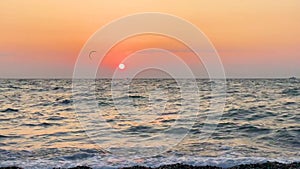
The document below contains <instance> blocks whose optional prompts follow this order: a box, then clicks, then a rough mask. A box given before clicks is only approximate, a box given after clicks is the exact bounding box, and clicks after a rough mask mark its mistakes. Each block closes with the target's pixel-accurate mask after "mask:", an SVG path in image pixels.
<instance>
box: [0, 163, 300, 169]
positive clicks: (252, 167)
mask: <svg viewBox="0 0 300 169" xmlns="http://www.w3.org/2000/svg"><path fill="white" fill-rule="evenodd" d="M0 169H23V168H22V167H15V166H11V167H0ZM53 169H65V168H53ZM68 169H93V168H91V167H88V166H78V167H73V168H68ZM120 169H223V168H221V167H215V166H192V165H185V164H170V165H162V166H160V167H155V168H152V167H143V166H132V167H124V168H120ZM227 169H300V162H294V163H290V164H283V163H279V162H266V163H258V164H242V165H238V166H233V167H230V168H227Z"/></svg>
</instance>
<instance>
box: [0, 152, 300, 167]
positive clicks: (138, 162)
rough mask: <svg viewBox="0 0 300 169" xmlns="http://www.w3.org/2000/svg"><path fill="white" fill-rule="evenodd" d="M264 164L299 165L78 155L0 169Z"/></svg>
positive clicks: (251, 160) (6, 163) (246, 159)
mask: <svg viewBox="0 0 300 169" xmlns="http://www.w3.org/2000/svg"><path fill="white" fill-rule="evenodd" d="M266 162H278V163H282V164H291V163H295V162H300V159H299V158H298V159H269V158H263V157H244V158H226V157H224V158H213V157H194V156H188V157H187V156H185V157H156V158H147V159H141V158H135V159H129V158H128V157H123V158H116V157H113V156H110V157H101V156H94V155H91V154H88V153H78V154H74V155H66V156H63V157H60V158H54V159H48V160H45V159H33V160H24V161H23V160H8V161H1V162H0V167H8V166H20V167H23V168H25V169H27V168H28V169H29V168H30V169H52V168H72V167H76V166H89V167H91V168H93V169H103V168H105V169H116V168H122V167H133V166H145V167H154V168H155V167H160V166H163V165H164V166H166V165H174V164H181V165H182V166H183V165H190V166H215V167H221V168H230V167H233V166H238V165H246V164H262V163H266Z"/></svg>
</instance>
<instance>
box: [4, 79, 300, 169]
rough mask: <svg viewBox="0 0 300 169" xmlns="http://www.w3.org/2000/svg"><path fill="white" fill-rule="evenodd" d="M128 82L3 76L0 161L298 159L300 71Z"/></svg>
mask: <svg viewBox="0 0 300 169" xmlns="http://www.w3.org/2000/svg"><path fill="white" fill-rule="evenodd" d="M184 81H185V82H187V83H189V80H188V79H185V80H184ZM127 82H128V80H126V79H125V80H122V79H118V80H115V81H113V80H111V79H96V80H84V79H82V80H75V81H74V80H72V79H1V80H0V167H6V166H19V167H23V168H28V169H29V168H30V169H31V168H33V169H34V168H37V169H43V168H45V169H48V168H54V167H65V168H70V167H75V166H89V167H92V168H95V169H98V168H99V169H100V168H119V167H130V166H135V165H139V166H151V167H158V166H161V165H165V164H176V163H183V164H189V165H195V166H206V165H212V166H219V167H224V168H226V167H231V166H235V165H239V164H249V163H261V162H266V161H277V162H281V163H291V162H299V161H300V80H299V79H227V80H226V83H225V86H226V87H225V88H222V92H220V91H217V92H214V91H213V90H214V89H215V88H214V87H213V86H214V85H216V84H217V83H216V82H214V81H212V80H208V79H196V80H195V81H193V82H192V81H190V83H195V84H196V86H194V87H193V88H189V89H188V90H182V88H181V87H182V86H181V85H180V83H178V81H176V80H174V79H134V80H132V81H130V82H128V83H127ZM75 86H76V89H74V88H75ZM80 86H82V88H80ZM184 87H186V85H185V86H184ZM216 100H217V101H218V102H214V101H216ZM219 101H222V102H219ZM214 103H217V104H214Z"/></svg>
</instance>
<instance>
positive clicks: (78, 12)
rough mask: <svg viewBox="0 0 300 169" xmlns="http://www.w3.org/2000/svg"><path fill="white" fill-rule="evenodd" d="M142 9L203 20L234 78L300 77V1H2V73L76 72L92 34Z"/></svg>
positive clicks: (197, 22)
mask: <svg viewBox="0 0 300 169" xmlns="http://www.w3.org/2000/svg"><path fill="white" fill-rule="evenodd" d="M137 12H163V13H169V14H173V15H177V16H179V17H181V18H184V19H186V20H188V21H189V22H191V23H193V24H195V25H196V26H198V27H199V28H200V29H201V30H202V31H203V32H204V33H205V34H206V35H207V36H208V38H209V39H210V40H211V41H212V43H213V44H214V45H215V47H216V49H217V50H218V52H219V55H220V57H221V59H222V61H223V64H224V67H225V71H226V74H227V76H228V77H289V76H298V77H300V66H299V65H300V49H299V44H300V1H299V0H286V1H274V0H263V1H261V0H226V1H225V0H194V1H179V2H177V1H171V0H164V1H154V0H149V1H148V0H128V1H122V0H118V1H116V0H112V1H101V0H86V1H79V0H43V1H39V0H26V1H20V0H1V1H0V21H1V22H0V37H1V38H0V77H45V78H47V77H72V73H73V66H74V64H75V61H76V58H77V56H78V54H79V51H80V50H81V48H82V46H83V45H84V43H85V42H86V41H87V40H88V38H89V37H90V36H91V35H92V34H93V33H94V32H95V31H96V30H98V29H99V28H101V27H102V26H103V25H104V24H107V23H109V22H110V21H112V20H114V19H117V18H119V17H122V16H126V15H129V14H133V13H137ZM144 39H148V40H147V41H146V43H149V44H145V45H142V46H143V47H151V46H157V47H164V48H169V49H174V50H176V48H180V47H179V46H180V45H176V44H177V42H169V43H162V42H164V41H161V40H159V38H151V37H150V38H149V37H148V38H144ZM129 41H131V42H128V44H131V45H127V46H129V47H128V48H133V49H134V48H135V47H132V46H136V45H137V44H140V43H139V39H138V38H136V39H135V40H134V39H131V40H129ZM165 42H168V40H166V41H165ZM144 43H145V42H144ZM120 46H121V47H122V45H120ZM124 46H126V45H123V48H124ZM137 48H138V47H137ZM137 48H135V49H137ZM119 49H120V50H121V48H119ZM119 49H115V50H116V51H120V50H119ZM128 50H129V49H128ZM131 50H132V49H131Z"/></svg>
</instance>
